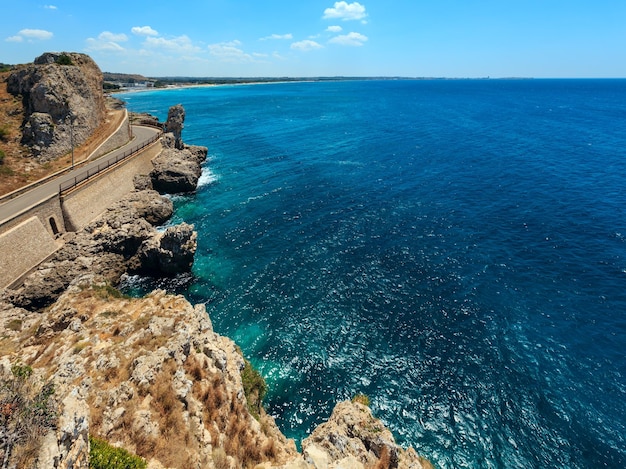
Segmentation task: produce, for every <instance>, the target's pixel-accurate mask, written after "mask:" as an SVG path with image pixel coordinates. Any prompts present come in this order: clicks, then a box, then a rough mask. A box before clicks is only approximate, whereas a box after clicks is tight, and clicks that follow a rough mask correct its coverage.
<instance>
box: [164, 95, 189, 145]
mask: <svg viewBox="0 0 626 469" xmlns="http://www.w3.org/2000/svg"><path fill="white" fill-rule="evenodd" d="M184 122H185V109H184V108H183V106H182V105H181V104H177V105H176V106H172V107H171V108H170V109H169V111H168V112H167V121H166V122H165V131H166V132H168V133H172V134H173V135H174V148H176V149H177V150H182V149H183V148H185V147H184V144H183V139H182V133H183V127H184V124H183V123H184Z"/></svg>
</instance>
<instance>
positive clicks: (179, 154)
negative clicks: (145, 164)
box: [150, 148, 202, 194]
mask: <svg viewBox="0 0 626 469" xmlns="http://www.w3.org/2000/svg"><path fill="white" fill-rule="evenodd" d="M152 165H153V166H154V169H153V170H152V171H151V172H150V178H151V179H152V185H153V187H154V188H155V189H156V190H158V191H159V192H166V193H171V194H176V193H179V192H192V191H195V190H196V188H197V187H198V180H199V179H200V175H201V174H202V166H201V165H200V163H199V162H198V160H197V157H196V155H195V154H193V153H191V152H190V151H188V150H175V149H171V148H164V149H163V151H162V152H161V153H160V154H159V155H158V156H157V157H156V158H155V159H154V160H153V161H152Z"/></svg>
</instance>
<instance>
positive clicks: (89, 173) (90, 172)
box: [59, 132, 161, 195]
mask: <svg viewBox="0 0 626 469" xmlns="http://www.w3.org/2000/svg"><path fill="white" fill-rule="evenodd" d="M160 137H161V132H159V133H158V134H155V135H154V136H153V137H152V138H150V139H149V140H146V141H145V142H143V143H142V144H141V145H137V146H134V147H132V148H130V149H128V150H126V151H125V152H124V153H122V154H121V155H118V156H116V157H113V158H109V159H107V160H106V161H103V162H102V163H100V164H98V166H95V167H93V168H90V169H87V170H86V171H83V172H82V173H78V174H77V175H76V176H74V177H73V178H71V179H68V180H66V181H63V182H61V183H60V184H59V195H62V194H63V193H64V192H67V191H69V190H71V189H74V188H75V187H76V186H78V185H79V184H82V183H83V182H85V181H88V180H89V179H91V178H92V177H94V176H96V175H97V174H98V173H101V172H102V171H105V170H106V169H108V168H110V167H111V166H113V165H115V164H117V163H119V162H120V161H123V160H125V159H126V158H129V157H131V156H132V155H134V154H135V153H137V152H138V151H140V150H142V149H144V148H146V147H147V146H149V145H152V144H153V143H154V142H156V141H157V140H158V139H159V138H160Z"/></svg>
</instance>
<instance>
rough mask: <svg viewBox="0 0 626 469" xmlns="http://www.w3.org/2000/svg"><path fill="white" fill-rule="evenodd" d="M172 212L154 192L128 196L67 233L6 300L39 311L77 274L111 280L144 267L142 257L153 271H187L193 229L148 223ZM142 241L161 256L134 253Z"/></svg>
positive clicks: (168, 202) (160, 220)
mask: <svg viewBox="0 0 626 469" xmlns="http://www.w3.org/2000/svg"><path fill="white" fill-rule="evenodd" d="M172 210H173V208H172V202H171V200H169V199H166V198H164V197H162V196H161V195H159V194H158V193H157V192H156V191H138V192H132V193H130V194H128V196H127V197H125V198H124V199H122V200H121V201H119V202H118V203H116V204H114V205H113V206H112V207H110V208H109V209H107V210H106V211H105V212H104V213H103V214H102V215H101V216H100V217H99V218H98V219H96V220H95V221H93V222H92V223H90V224H89V225H87V226H86V227H85V228H84V229H83V230H81V231H80V232H78V233H75V234H70V235H68V236H67V237H66V240H65V241H66V242H65V244H64V245H63V247H62V248H61V249H59V251H57V252H56V253H55V255H54V256H53V257H52V258H51V259H50V260H49V261H48V262H46V263H43V264H41V265H40V266H39V267H38V268H37V269H36V270H35V271H34V272H33V273H32V274H30V275H29V276H27V277H26V279H25V280H24V283H23V285H22V287H20V288H18V289H17V290H15V291H8V292H7V293H6V297H7V299H8V301H10V302H11V303H13V304H14V305H16V306H19V307H21V308H26V309H29V310H38V309H41V308H43V307H45V306H47V305H49V304H51V303H52V302H54V301H55V299H56V298H58V296H59V295H60V294H61V293H63V291H64V290H65V289H66V288H67V287H68V285H70V283H71V282H72V281H73V280H74V279H76V278H77V277H79V276H81V275H85V274H88V273H94V274H98V275H100V276H102V277H104V278H105V279H107V280H108V281H109V282H111V283H113V284H115V283H117V282H118V281H119V278H120V277H121V275H122V274H123V273H125V272H127V271H129V270H143V271H145V270H147V268H144V267H143V266H142V262H143V259H144V257H145V258H146V262H152V263H153V264H154V265H155V266H156V267H155V269H156V270H155V272H156V273H166V274H168V275H170V274H175V273H180V272H184V271H189V270H190V267H191V264H192V263H193V255H194V253H195V249H196V235H195V233H194V232H193V230H192V228H190V227H189V225H183V226H181V227H180V228H177V227H176V226H174V227H170V228H168V229H167V230H166V231H165V233H160V232H159V231H157V230H156V229H155V228H154V227H153V226H152V225H153V224H160V223H163V222H165V221H166V220H167V219H168V218H169V217H170V216H171V214H172ZM177 243H180V244H177ZM144 244H145V245H146V246H153V247H154V248H153V249H152V256H156V255H163V259H162V260H154V259H152V257H150V256H143V254H142V256H143V257H138V253H139V251H140V248H142V246H144ZM138 259H139V260H140V262H139V264H138V263H137V262H138ZM148 259H150V260H148Z"/></svg>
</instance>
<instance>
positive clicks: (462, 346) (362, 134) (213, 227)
mask: <svg viewBox="0 0 626 469" xmlns="http://www.w3.org/2000/svg"><path fill="white" fill-rule="evenodd" d="M123 97H124V99H127V100H128V107H129V109H130V110H133V111H147V112H151V113H153V114H155V115H157V116H159V117H160V118H161V119H163V120H164V119H165V117H166V115H167V109H168V107H169V106H171V105H174V104H177V103H182V104H183V106H184V107H185V109H186V111H187V118H186V121H185V129H184V131H183V138H184V139H185V141H186V142H187V143H193V144H201V145H206V146H208V147H209V160H208V161H207V163H206V167H205V172H204V175H203V182H202V185H201V187H200V188H199V190H198V192H197V193H196V194H194V195H189V196H175V197H174V200H175V206H176V214H175V219H174V222H178V221H181V220H184V221H187V222H189V223H194V224H195V226H196V229H197V230H198V232H199V247H198V252H197V254H196V261H195V265H194V271H193V276H191V277H183V278H178V279H173V280H166V281H160V283H159V284H160V285H161V286H165V287H167V288H169V289H172V290H175V291H178V292H182V293H184V294H185V295H187V296H188V297H189V298H190V299H191V301H193V302H204V303H206V305H207V310H208V311H209V314H210V315H211V318H212V320H213V322H214V326H215V329H216V330H217V331H218V332H220V333H223V334H225V335H228V336H230V337H232V338H233V339H235V340H236V341H237V343H239V344H240V345H241V347H242V349H243V350H244V352H245V354H246V355H247V356H248V357H249V358H250V359H251V360H252V361H253V363H254V364H255V365H256V366H257V367H258V368H259V369H260V370H261V372H262V373H263V375H264V376H265V377H266V379H267V381H268V383H269V386H270V393H269V395H268V398H267V399H266V407H267V408H268V411H269V412H270V413H271V414H272V415H274V416H275V417H276V420H277V423H278V425H279V426H280V428H281V429H282V430H283V432H284V433H285V434H287V435H288V436H290V437H293V438H296V439H297V440H300V439H301V438H303V437H305V436H306V435H307V433H308V432H309V431H310V430H311V428H313V427H314V426H315V425H316V424H318V423H319V422H321V421H323V420H324V419H326V418H327V417H328V416H329V414H330V412H331V410H332V408H333V406H334V404H335V403H336V402H337V401H339V400H342V399H347V398H350V397H352V396H353V395H354V394H356V393H357V392H364V393H366V394H367V395H369V396H370V399H371V402H372V409H373V411H374V413H375V414H376V415H377V416H379V417H380V418H382V419H383V420H384V421H385V423H387V424H388V425H389V426H390V428H391V429H392V431H393V432H394V434H395V435H396V436H397V439H398V441H399V442H400V443H402V444H403V445H413V446H414V447H416V448H417V449H418V451H419V452H421V453H423V454H425V455H426V456H428V457H429V458H431V459H432V460H433V461H434V462H435V463H436V464H437V465H438V466H439V467H442V468H457V467H475V468H484V467H488V468H504V467H506V468H509V467H537V468H539V467H573V468H576V467H580V468H589V467H594V468H595V467H615V468H621V467H626V429H625V425H626V377H625V376H626V357H625V352H626V288H625V286H626V189H625V188H626V81H624V80H606V81H602V80H519V81H516V80H507V81H496V80H483V81H471V80H468V81H372V82H369V81H363V82H340V83H291V84H274V85H249V86H230V87H229V86H225V87H211V88H195V89H185V90H168V91H158V92H146V93H134V94H126V95H123ZM153 285H154V283H153V282H151V281H150V279H136V278H135V279H131V281H129V284H128V287H129V288H131V287H133V288H134V287H137V286H143V287H145V288H150V287H151V286H153Z"/></svg>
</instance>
